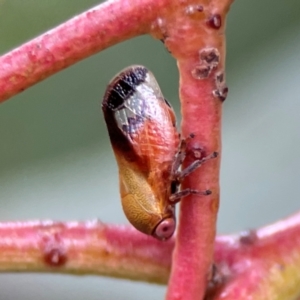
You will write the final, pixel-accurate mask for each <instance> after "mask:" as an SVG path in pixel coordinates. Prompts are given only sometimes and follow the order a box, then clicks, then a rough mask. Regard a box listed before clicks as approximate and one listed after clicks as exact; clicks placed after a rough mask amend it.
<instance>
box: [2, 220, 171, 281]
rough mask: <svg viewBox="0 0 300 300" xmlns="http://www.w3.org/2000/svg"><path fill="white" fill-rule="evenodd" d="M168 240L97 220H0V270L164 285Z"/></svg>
mask: <svg viewBox="0 0 300 300" xmlns="http://www.w3.org/2000/svg"><path fill="white" fill-rule="evenodd" d="M173 246H174V240H170V241H168V242H166V243H163V246H162V243H161V242H159V241H157V240H156V239H154V238H152V237H149V236H146V235H144V234H142V233H140V232H138V231H137V230H136V229H134V228H132V227H126V226H108V225H104V224H103V223H100V222H85V223H78V222H72V223H58V222H24V223H21V222H20V223H0V271H2V272H15V271H17V272H33V271H34V272H59V273H71V274H79V275H80V274H98V275H104V276H113V277H119V278H128V279H134V280H142V281H148V282H156V283H164V284H165V283H166V282H167V279H168V276H169V272H170V265H171V255H170V254H171V253H172V249H173Z"/></svg>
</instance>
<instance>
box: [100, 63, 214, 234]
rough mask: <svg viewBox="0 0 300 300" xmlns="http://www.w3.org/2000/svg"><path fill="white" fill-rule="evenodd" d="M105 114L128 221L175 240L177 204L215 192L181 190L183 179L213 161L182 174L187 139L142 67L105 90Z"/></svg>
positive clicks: (196, 163)
mask: <svg viewBox="0 0 300 300" xmlns="http://www.w3.org/2000/svg"><path fill="white" fill-rule="evenodd" d="M102 110H103V113H104V118H105V122H106V125H107V129H108V133H109V137H110V141H111V144H112V148H113V151H114V154H115V157H116V160H117V164H118V168H119V184H120V194H121V199H122V207H123V211H124V213H125V215H126V217H127V219H128V220H129V222H130V223H131V224H132V225H133V226H134V227H135V228H136V229H138V230H139V231H141V232H143V233H146V234H149V235H152V236H154V237H156V238H157V239H159V240H166V239H168V238H170V237H171V236H172V235H173V233H174V231H175V227H176V220H175V204H176V203H177V202H178V201H179V200H180V199H181V198H182V197H184V196H187V195H189V194H204V195H207V194H210V191H204V192H199V191H196V190H192V189H185V190H182V191H179V186H180V183H181V181H182V179H183V178H184V177H185V176H187V175H188V174H190V173H191V172H192V171H193V170H194V169H196V168H197V167H198V166H199V165H200V164H202V163H203V162H204V161H205V160H207V159H209V158H210V157H206V158H203V159H200V160H199V159H198V160H196V161H194V163H192V164H191V165H190V166H189V167H188V168H186V169H184V170H182V171H179V169H180V166H181V163H182V161H183V160H184V158H185V156H186V151H185V150H186V141H185V140H182V141H180V135H179V133H178V131H177V129H176V118H175V113H174V111H173V109H172V107H171V105H170V104H169V102H168V101H167V100H166V99H165V98H164V97H163V95H162V92H161V90H160V88H159V86H158V83H157V82H156V80H155V78H154V76H153V74H152V73H151V72H150V71H149V70H148V69H147V68H145V67H143V66H138V65H135V66H130V67H128V68H126V69H124V70H123V71H121V72H120V73H119V74H117V75H116V77H115V78H114V79H113V80H112V81H111V82H110V83H109V85H108V87H107V89H106V92H105V95H104V99H103V102H102ZM212 156H216V154H215V153H214V154H213V155H212Z"/></svg>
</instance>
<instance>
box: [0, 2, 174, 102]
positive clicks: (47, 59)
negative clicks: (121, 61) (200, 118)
mask: <svg viewBox="0 0 300 300" xmlns="http://www.w3.org/2000/svg"><path fill="white" fill-rule="evenodd" d="M171 2H172V0H159V1H153V0H118V1H107V2H105V3H103V4H101V5H99V6H97V7H95V8H92V9H90V10H88V11H87V12H85V13H83V14H81V15H79V16H77V17H75V18H73V19H71V20H69V21H68V22H65V23H64V24H62V25H60V26H58V27H56V28H54V29H52V30H50V31H49V32H46V33H45V34H43V35H41V36H40V37H37V38H35V39H33V40H31V41H29V42H28V43H26V44H24V45H22V46H20V47H19V48H17V49H15V50H13V51H11V52H9V53H7V54H5V55H3V56H1V57H0V102H2V101H4V100H6V99H8V98H10V97H12V96H13V95H16V94H17V93H19V92H22V91H24V90H25V89H26V88H28V87H30V86H32V85H33V84H35V83H37V82H39V81H41V80H43V79H45V78H47V77H49V76H50V75H53V74H54V73H56V72H58V71H60V70H62V69H64V68H66V67H68V66H71V65H73V64H74V63H76V62H78V61H80V60H81V59H83V58H86V57H88V56H90V55H92V54H94V53H97V52H99V51H100V50H103V49H105V48H107V47H109V46H112V45H114V44H116V43H119V42H122V41H124V40H127V39H129V38H131V37H134V36H137V35H141V34H145V33H147V32H148V31H149V28H150V27H151V24H152V23H153V20H155V19H156V18H157V14H158V12H159V11H160V9H161V7H162V6H168V5H170V4H169V3H171Z"/></svg>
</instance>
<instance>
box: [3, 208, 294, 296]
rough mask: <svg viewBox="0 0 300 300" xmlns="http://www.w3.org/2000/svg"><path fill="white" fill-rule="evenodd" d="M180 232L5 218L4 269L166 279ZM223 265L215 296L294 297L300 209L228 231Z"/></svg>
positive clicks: (218, 249) (221, 240)
mask: <svg viewBox="0 0 300 300" xmlns="http://www.w3.org/2000/svg"><path fill="white" fill-rule="evenodd" d="M173 249H174V239H171V240H169V241H168V242H159V241H157V240H156V239H154V238H152V237H149V236H146V235H144V234H141V233H140V232H138V231H136V230H135V229H133V228H132V227H127V226H113V225H105V224H103V223H100V222H85V223H77V222H73V223H54V222H24V223H21V222H20V223H0V271H2V272H58V273H70V274H74V275H76V274H80V275H82V274H97V275H105V276H113V277H119V278H127V279H134V280H144V281H149V282H156V283H166V282H167V280H168V276H169V272H170V268H171V256H172V251H173ZM214 259H215V262H216V264H217V267H218V270H219V272H220V273H221V281H220V283H221V284H220V285H218V283H216V286H215V287H214V288H213V290H212V292H211V294H210V298H209V299H213V300H217V299H236V300H244V299H245V298H247V297H251V299H253V300H256V299H264V300H274V299H277V300H292V299H295V298H296V295H300V272H299V270H300V212H299V213H298V214H296V215H294V216H292V217H290V218H288V219H286V220H283V221H280V222H277V223H275V224H273V225H269V226H266V227H264V228H262V229H259V230H257V231H249V232H248V233H247V234H245V233H243V234H240V235H231V236H220V237H218V238H217V239H216V241H215V254H214Z"/></svg>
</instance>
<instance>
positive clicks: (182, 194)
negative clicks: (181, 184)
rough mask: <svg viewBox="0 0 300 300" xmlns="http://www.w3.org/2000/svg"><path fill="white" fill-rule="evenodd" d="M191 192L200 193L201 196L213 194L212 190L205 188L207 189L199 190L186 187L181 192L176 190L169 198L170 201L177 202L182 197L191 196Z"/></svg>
mask: <svg viewBox="0 0 300 300" xmlns="http://www.w3.org/2000/svg"><path fill="white" fill-rule="evenodd" d="M191 194H193V195H199V196H201V195H203V196H207V195H210V194H211V191H210V190H205V191H202V192H201V191H197V190H193V189H189V188H187V189H184V190H182V191H180V192H176V193H174V194H172V195H171V196H170V198H169V200H170V202H172V203H174V204H176V203H178V202H179V201H180V200H181V198H183V197H186V196H189V195H191Z"/></svg>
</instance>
